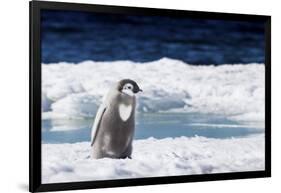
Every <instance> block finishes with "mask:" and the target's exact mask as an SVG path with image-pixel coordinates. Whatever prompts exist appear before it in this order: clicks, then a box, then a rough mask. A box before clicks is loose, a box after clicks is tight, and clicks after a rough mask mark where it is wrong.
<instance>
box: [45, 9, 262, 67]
mask: <svg viewBox="0 0 281 193" xmlns="http://www.w3.org/2000/svg"><path fill="white" fill-rule="evenodd" d="M41 32H42V62H43V63H51V62H60V61H66V62H81V61H84V60H94V61H115V60H132V61H137V62H145V61H152V60H158V59H160V58H162V57H169V58H174V59H179V60H182V61H185V62H187V63H190V64H225V63H230V64H232V63H244V64H246V63H251V62H258V63H263V62H264V23H263V22H245V21H244V22H242V21H222V20H220V21H219V20H203V19H188V18H178V19H175V18H171V17H156V16H149V17H148V16H127V15H110V14H107V15H105V14H97V13H96V14H93V13H82V12H66V11H46V10H45V11H42V28H41Z"/></svg>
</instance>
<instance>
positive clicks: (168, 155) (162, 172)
mask: <svg viewBox="0 0 281 193" xmlns="http://www.w3.org/2000/svg"><path fill="white" fill-rule="evenodd" d="M42 146H43V147H42V182H43V183H57V182H74V181H92V180H105V179H124V178H140V177H153V176H154V177H155V176H173V175H190V174H206V173H225V172H238V171H256V170H264V159H265V158H264V135H263V134H260V135H253V136H249V137H244V138H228V139H213V138H205V137H198V136H196V137H190V138H189V137H179V138H164V139H155V138H148V139H144V140H135V141H134V143H133V148H134V149H133V154H132V159H110V158H104V159H98V160H95V159H91V158H90V156H89V155H90V142H81V143H73V144H42Z"/></svg>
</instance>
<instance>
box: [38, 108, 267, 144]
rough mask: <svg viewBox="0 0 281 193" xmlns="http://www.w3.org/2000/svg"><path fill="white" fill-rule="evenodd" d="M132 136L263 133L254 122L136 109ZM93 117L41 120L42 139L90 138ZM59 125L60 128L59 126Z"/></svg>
mask: <svg viewBox="0 0 281 193" xmlns="http://www.w3.org/2000/svg"><path fill="white" fill-rule="evenodd" d="M136 120H137V123H136V130H135V136H134V138H135V139H146V138H148V137H154V138H157V139H162V138H167V137H180V136H187V137H194V136H204V137H211V138H230V137H244V136H247V135H251V134H258V133H263V132H264V129H263V128H261V127H260V126H255V125H257V124H250V125H252V126H248V125H249V123H248V124H245V123H243V124H241V123H238V122H235V121H231V120H228V119H227V118H225V117H222V116H217V115H210V114H198V113H185V114H183V113H165V114H164V113H140V114H138V115H137V118H136ZM92 124H93V119H82V120H81V119H80V120H43V121H42V126H43V127H42V128H43V129H42V138H43V143H76V142H82V141H90V137H91V127H92ZM59 129H60V130H59Z"/></svg>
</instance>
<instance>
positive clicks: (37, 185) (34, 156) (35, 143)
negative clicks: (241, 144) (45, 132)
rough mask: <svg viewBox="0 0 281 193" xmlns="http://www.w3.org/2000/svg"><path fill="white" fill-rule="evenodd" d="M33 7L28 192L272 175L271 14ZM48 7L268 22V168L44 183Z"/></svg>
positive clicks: (44, 3)
mask: <svg viewBox="0 0 281 193" xmlns="http://www.w3.org/2000/svg"><path fill="white" fill-rule="evenodd" d="M29 6H30V8H29V10H30V34H29V35H30V101H29V104H30V116H29V117H30V120H29V121H30V130H29V134H30V135H29V137H30V143H29V155H30V157H29V159H30V161H29V191H30V192H43V191H59V190H77V189H91V188H109V187H123V186H138V185H152V184H168V183H184V182H199V181H214V180H230V179H244V178H261V177H270V176H271V17H270V16H265V15H247V14H232V13H214V12H201V11H183V10H169V9H155V8H140V7H124V6H107V5H106V6H105V5H93V4H79V3H62V2H47V1H31V2H29ZM42 9H48V10H71V11H86V12H103V13H119V14H135V15H136V14H137V15H138V14H139V15H164V16H175V17H187V16H188V17H190V18H209V19H223V20H247V21H264V22H265V26H264V28H265V50H264V51H265V61H264V63H265V87H266V88H265V91H266V92H265V170H262V171H247V172H234V173H217V174H200V175H185V176H166V177H149V178H138V179H120V180H104V181H87V182H70V183H52V184H42V183H41V138H42V137H41V45H40V44H41V41H40V38H41V37H40V12H41V10H42Z"/></svg>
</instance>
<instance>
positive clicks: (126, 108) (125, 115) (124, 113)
mask: <svg viewBox="0 0 281 193" xmlns="http://www.w3.org/2000/svg"><path fill="white" fill-rule="evenodd" d="M132 109H133V108H132V105H124V104H120V105H119V115H120V117H121V119H122V120H123V121H127V120H128V119H129V117H130V116H131V113H132Z"/></svg>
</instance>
